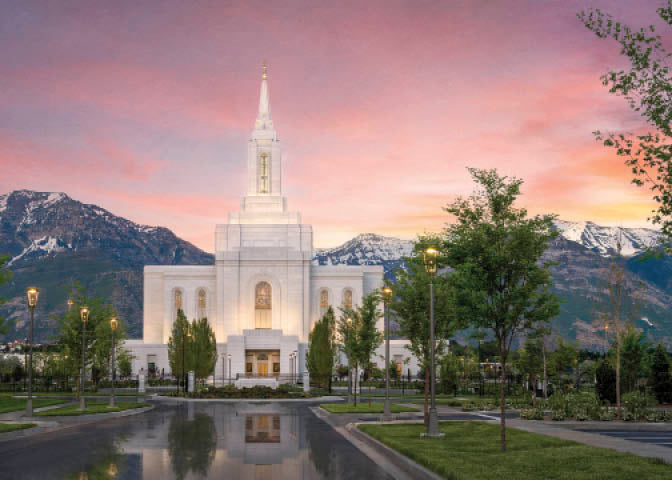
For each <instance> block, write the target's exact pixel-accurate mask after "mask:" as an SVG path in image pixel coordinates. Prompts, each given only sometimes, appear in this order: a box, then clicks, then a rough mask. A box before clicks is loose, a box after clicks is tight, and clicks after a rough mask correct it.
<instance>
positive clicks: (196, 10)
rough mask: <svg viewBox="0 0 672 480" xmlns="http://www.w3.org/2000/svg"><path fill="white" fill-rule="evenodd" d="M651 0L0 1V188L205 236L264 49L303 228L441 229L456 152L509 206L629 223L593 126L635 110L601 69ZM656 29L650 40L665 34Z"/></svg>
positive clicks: (325, 234) (350, 231)
mask: <svg viewBox="0 0 672 480" xmlns="http://www.w3.org/2000/svg"><path fill="white" fill-rule="evenodd" d="M661 4H662V1H661V0H654V1H650V0H637V1H632V0H622V1H615V0H602V1H598V0H595V1H590V0H581V1H577V0H553V1H550V0H549V1H547V0H526V1H523V0H464V1H453V0H441V1H424V0H412V1H392V0H383V1H368V0H367V1H362V0H356V1H351V2H350V1H349V2H345V1H339V0H332V1H329V2H319V1H315V0H310V1H305V2H292V1H287V2H271V1H268V0H265V1H259V2H256V1H240V2H233V1H232V2H229V1H223V0H218V1H211V2H205V1H189V2H185V1H174V2H169V1H161V2H158V1H148V2H138V1H137V0H134V1H129V2H125V1H118V0H115V1H113V2H110V1H100V2H94V1H81V2H67V1H60V2H44V1H34V2H31V1H16V2H2V4H1V5H0V168H1V170H0V172H1V174H0V193H6V192H9V191H12V190H17V189H23V188H26V189H31V190H38V191H62V192H65V193H67V194H68V195H70V196H71V197H73V198H74V199H76V200H79V201H82V202H85V203H94V204H97V205H99V206H101V207H103V208H106V209H108V210H110V211H111V212H112V213H114V214H116V215H120V216H123V217H126V218H128V219H130V220H133V221H135V222H138V223H142V224H149V225H162V226H166V227H168V228H170V229H172V230H173V231H174V232H175V233H176V234H177V235H178V236H180V237H183V238H185V239H187V240H189V241H191V242H193V243H195V244H196V245H197V246H199V247H201V248H203V249H204V250H207V251H213V248H214V245H213V243H214V225H215V224H216V223H223V222H225V221H226V215H227V212H229V211H231V210H237V209H238V208H239V204H240V197H241V196H242V195H244V194H245V175H246V154H247V150H246V148H247V145H246V142H247V139H248V137H249V135H250V133H251V131H252V127H253V125H254V119H255V116H256V108H257V103H258V95H259V83H260V76H261V67H260V65H261V63H262V61H263V60H264V59H266V60H267V61H268V64H269V90H270V98H271V108H272V115H273V120H274V123H275V126H276V128H277V130H278V134H279V137H280V139H281V141H282V142H283V152H284V156H283V160H284V166H283V184H284V194H285V195H286V196H287V197H288V199H289V206H290V209H292V210H298V211H300V212H302V215H303V221H304V223H310V224H312V225H313V229H314V231H315V245H316V246H317V247H326V246H333V245H337V244H339V243H341V242H343V241H345V240H347V239H349V238H351V237H352V236H354V235H356V234H357V233H360V232H376V233H380V234H385V235H394V236H400V237H404V238H413V237H414V236H415V235H416V233H422V232H424V231H436V230H439V229H440V228H441V227H442V226H443V224H444V223H445V222H446V221H448V220H449V217H448V216H447V215H446V214H445V213H444V212H443V211H442V207H443V206H444V205H445V204H447V203H448V202H449V201H451V200H452V199H454V198H455V196H456V195H464V194H469V193H470V192H471V191H472V188H473V184H472V183H471V180H470V177H469V175H468V172H467V170H466V167H467V166H474V167H482V168H485V167H487V168H492V167H496V168H497V169H499V171H500V172H502V173H504V174H506V175H513V176H518V177H521V178H522V179H523V180H524V181H525V184H524V185H523V193H524V195H523V196H522V198H521V204H522V205H525V206H526V207H528V208H529V210H530V211H531V212H532V213H557V214H558V215H560V217H561V218H563V219H566V220H592V221H595V222H597V223H601V224H607V225H623V226H643V225H646V217H647V216H648V214H649V212H650V210H651V209H652V208H653V203H652V202H651V201H650V200H649V199H650V196H651V194H650V192H648V191H647V190H644V189H638V188H637V187H635V186H633V185H631V184H630V173H629V170H628V168H627V167H625V166H624V165H623V163H622V160H621V159H619V158H617V157H616V156H615V155H614V153H613V151H612V150H611V149H607V148H606V147H603V146H601V145H600V144H599V143H598V142H596V141H595V139H594V137H593V135H592V134H591V132H592V131H593V130H597V129H600V130H603V131H618V132H620V131H631V132H634V133H639V132H641V131H643V130H644V129H646V124H645V123H644V121H643V120H642V119H641V117H639V116H638V115H637V114H636V113H634V112H632V111H631V110H630V108H629V107H628V105H627V102H626V101H625V100H624V99H622V98H619V97H615V96H614V95H612V94H609V93H608V91H607V88H606V87H604V86H602V84H601V81H600V78H599V77H600V75H601V74H603V73H605V72H606V71H608V70H610V69H611V70H613V69H621V68H625V67H627V65H628V64H627V63H626V60H625V59H624V58H623V57H622V56H620V55H619V50H620V48H619V45H618V44H617V43H616V42H615V41H613V40H608V39H599V38H598V37H596V36H595V35H594V34H593V33H591V32H590V31H588V30H587V29H586V28H585V27H584V26H583V25H582V24H581V22H580V21H579V20H578V19H577V18H576V13H577V12H578V11H580V10H581V9H583V8H587V7H590V6H594V7H599V8H601V9H603V10H605V11H608V12H609V13H611V14H612V15H613V16H614V17H615V18H616V19H619V20H624V21H625V22H626V23H628V24H629V25H631V26H633V27H640V26H647V25H649V24H651V23H653V24H655V25H656V26H658V27H660V33H661V34H662V35H663V36H664V37H667V40H670V41H672V29H671V28H670V27H669V26H666V25H665V24H663V22H662V20H661V19H660V18H659V17H658V16H657V14H656V13H655V9H656V8H657V7H659V6H660V5H661ZM666 44H667V42H666Z"/></svg>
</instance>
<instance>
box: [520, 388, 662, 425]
mask: <svg viewBox="0 0 672 480" xmlns="http://www.w3.org/2000/svg"><path fill="white" fill-rule="evenodd" d="M654 405H655V401H654V400H653V399H652V398H651V397H650V396H649V395H646V394H642V393H639V392H632V393H628V394H625V395H623V408H621V410H620V412H619V410H618V409H617V408H615V407H611V406H609V405H602V404H601V403H600V402H599V400H598V399H597V397H596V396H595V395H594V394H577V393H570V394H567V395H561V394H556V395H553V396H552V397H551V398H549V399H548V401H546V402H543V401H540V402H539V403H538V405H537V408H527V409H523V410H521V412H520V418H521V419H524V420H543V419H544V418H546V417H547V416H550V419H551V420H554V421H563V420H575V421H579V422H583V421H586V420H599V421H603V422H608V421H611V420H624V421H626V422H639V421H645V422H672V412H669V411H655V410H653V406H654Z"/></svg>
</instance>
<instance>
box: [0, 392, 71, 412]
mask: <svg viewBox="0 0 672 480" xmlns="http://www.w3.org/2000/svg"><path fill="white" fill-rule="evenodd" d="M66 401H67V400H60V399H57V398H34V399H33V408H34V409H35V408H40V407H48V406H50V405H59V404H61V403H65V402H66ZM25 408H26V399H25V398H13V397H10V396H8V395H0V413H8V412H16V411H18V410H23V409H25Z"/></svg>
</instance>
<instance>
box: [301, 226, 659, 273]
mask: <svg viewBox="0 0 672 480" xmlns="http://www.w3.org/2000/svg"><path fill="white" fill-rule="evenodd" d="M555 227H556V228H557V229H558V232H559V233H560V235H561V236H562V237H563V238H565V239H566V240H569V241H571V242H575V243H578V244H579V245H582V246H584V247H585V248H587V249H588V250H591V251H593V252H596V253H598V254H600V255H601V256H603V257H610V256H612V255H615V254H616V253H617V250H618V247H617V245H618V243H619V242H620V244H621V254H622V255H623V256H624V257H632V256H635V255H638V254H639V253H641V252H643V251H644V250H645V249H646V248H647V247H653V246H655V245H657V244H658V242H659V241H660V238H661V236H660V232H658V231H657V230H654V229H651V228H623V227H604V226H601V225H597V224H596V223H593V222H567V221H564V220H557V221H556V222H555ZM413 243H414V242H413V241H412V240H403V239H400V238H395V237H385V236H382V235H377V234H375V233H362V234H360V235H357V236H356V237H354V238H353V239H352V240H348V241H347V242H345V243H344V244H342V245H340V246H338V247H333V248H320V249H317V250H316V252H315V259H314V260H313V263H314V264H316V265H388V264H391V263H394V264H398V263H399V260H400V259H401V257H405V256H410V255H411V254H412V253H413Z"/></svg>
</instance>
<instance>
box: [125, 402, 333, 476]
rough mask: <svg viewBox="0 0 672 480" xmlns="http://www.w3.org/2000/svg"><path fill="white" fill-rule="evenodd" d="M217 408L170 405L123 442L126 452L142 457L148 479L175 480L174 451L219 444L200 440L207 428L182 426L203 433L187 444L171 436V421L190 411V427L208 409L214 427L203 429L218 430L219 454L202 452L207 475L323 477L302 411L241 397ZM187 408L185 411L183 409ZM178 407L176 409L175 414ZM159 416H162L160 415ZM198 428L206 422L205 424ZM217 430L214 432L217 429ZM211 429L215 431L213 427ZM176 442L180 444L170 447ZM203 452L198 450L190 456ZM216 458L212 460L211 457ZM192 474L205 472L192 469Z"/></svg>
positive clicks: (191, 436) (191, 434)
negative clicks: (303, 428)
mask: <svg viewBox="0 0 672 480" xmlns="http://www.w3.org/2000/svg"><path fill="white" fill-rule="evenodd" d="M222 407H223V406H222V405H221V404H220V405H218V406H217V408H212V407H211V406H208V405H195V404H194V403H191V402H190V403H188V404H186V405H183V406H181V407H178V408H177V409H176V410H177V413H175V411H174V410H172V411H167V412H166V413H165V414H164V415H163V416H162V417H161V419H160V420H159V419H157V420H155V421H154V422H152V423H153V425H151V427H150V426H149V425H148V428H147V430H145V431H143V432H142V433H140V434H138V435H136V436H133V437H131V438H128V439H127V440H126V441H125V442H123V445H122V449H123V452H124V453H125V454H131V455H133V454H135V455H139V456H140V457H141V459H142V460H141V466H140V469H141V471H142V476H141V477H140V478H143V479H155V480H169V479H173V478H176V475H175V471H174V467H173V466H174V464H175V459H174V458H173V455H176V454H180V453H177V452H181V454H183V455H189V449H190V448H196V447H197V448H199V449H202V448H203V447H204V446H205V448H208V446H209V445H215V443H214V442H213V443H210V442H208V441H204V442H203V443H202V444H201V441H200V440H199V438H200V435H201V433H202V432H200V431H194V432H188V431H187V432H186V433H183V432H182V431H181V435H184V436H185V437H186V438H189V439H197V440H196V442H197V443H198V444H199V445H198V446H196V445H191V446H190V445H183V443H182V442H184V441H185V440H186V438H185V439H182V438H170V432H171V428H170V425H171V422H176V421H178V420H177V419H179V418H181V417H180V416H181V415H184V417H182V418H184V419H186V422H183V424H182V425H184V429H188V428H190V427H189V425H190V424H191V423H190V422H193V424H194V425H198V422H195V421H194V419H195V418H197V416H198V417H200V419H201V420H202V419H203V414H205V415H207V416H208V418H210V419H211V420H212V424H213V425H214V429H210V428H206V429H203V430H204V432H203V433H205V434H206V435H215V436H216V447H214V450H215V451H214V456H210V458H208V457H209V456H208V455H202V458H203V462H204V463H209V465H195V467H196V468H197V469H198V470H200V471H201V472H202V471H204V470H205V471H207V478H236V479H243V480H246V479H247V480H277V479H287V478H291V479H303V478H305V479H312V478H321V476H320V474H319V473H318V472H317V470H316V469H315V466H314V464H313V462H312V460H311V458H310V455H309V446H308V444H307V441H306V437H305V432H302V431H301V418H300V416H298V415H296V411H295V410H293V409H289V408H287V409H286V408H283V407H281V406H279V405H278V404H246V403H239V404H235V405H231V407H228V406H227V407H226V408H222ZM181 410H183V412H182V411H181ZM174 413H175V415H173V414H174ZM155 418H156V417H155ZM197 428H202V425H201V426H200V427H197ZM213 431H214V432H216V433H214V434H213V433H212V432H213ZM207 432H210V433H207ZM171 444H177V445H179V448H172V447H169V445H171ZM199 458H201V456H199V457H197V458H196V457H195V456H194V455H192V456H191V457H190V458H189V460H186V461H190V462H194V461H195V460H196V461H197V460H198V459H199ZM210 459H211V460H210ZM185 478H186V479H188V478H203V477H202V476H201V475H200V474H199V473H196V472H194V471H193V469H192V470H190V473H189V474H188V475H186V476H185Z"/></svg>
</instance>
